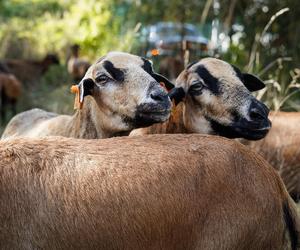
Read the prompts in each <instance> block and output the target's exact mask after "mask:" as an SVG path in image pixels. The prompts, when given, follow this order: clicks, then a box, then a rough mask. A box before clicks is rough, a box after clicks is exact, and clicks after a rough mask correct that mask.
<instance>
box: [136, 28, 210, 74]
mask: <svg viewBox="0 0 300 250" xmlns="http://www.w3.org/2000/svg"><path fill="white" fill-rule="evenodd" d="M186 51H188V53H186ZM138 53H139V54H140V55H143V56H146V57H148V58H151V59H152V60H153V61H154V62H155V65H157V66H158V68H157V70H158V72H159V73H161V74H163V75H165V76H166V77H168V78H169V79H171V80H174V79H175V78H176V77H177V76H178V74H179V73H180V72H181V71H182V70H183V68H184V65H185V64H186V63H184V62H192V61H196V60H199V59H200V58H201V57H203V56H207V54H208V39H207V38H205V37H204V36H203V35H202V34H201V33H200V32H199V30H198V28H197V27H196V26H195V25H193V24H188V23H184V24H181V23H173V22H159V23H156V24H154V25H151V26H147V27H145V28H144V29H142V31H141V36H140V48H139V52H138Z"/></svg>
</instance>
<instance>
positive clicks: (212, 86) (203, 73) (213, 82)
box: [196, 65, 220, 95]
mask: <svg viewBox="0 0 300 250" xmlns="http://www.w3.org/2000/svg"><path fill="white" fill-rule="evenodd" d="M196 72H197V73H198V75H199V76H200V77H201V78H202V79H203V81H204V83H205V85H206V86H207V87H208V89H209V90H210V91H211V92H212V93H213V94H215V95H219V94H220V87H219V85H218V79H217V78H215V77H214V76H212V75H211V74H210V73H209V71H208V70H207V69H206V68H205V67H204V66H203V65H200V66H198V67H197V69H196Z"/></svg>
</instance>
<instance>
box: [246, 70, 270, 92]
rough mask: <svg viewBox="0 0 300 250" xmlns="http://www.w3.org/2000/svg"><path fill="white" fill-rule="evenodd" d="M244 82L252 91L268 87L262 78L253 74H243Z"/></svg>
mask: <svg viewBox="0 0 300 250" xmlns="http://www.w3.org/2000/svg"><path fill="white" fill-rule="evenodd" d="M243 83H244V85H245V86H246V87H247V89H248V90H249V91H251V92H254V91H258V90H261V89H263V88H264V87H266V85H265V84H264V83H263V81H262V80H260V79H259V78H258V77H256V76H255V75H252V74H248V73H244V74H243Z"/></svg>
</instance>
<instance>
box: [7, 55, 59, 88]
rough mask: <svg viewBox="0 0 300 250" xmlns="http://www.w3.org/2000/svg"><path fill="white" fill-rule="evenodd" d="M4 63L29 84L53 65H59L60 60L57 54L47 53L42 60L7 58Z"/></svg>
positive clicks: (23, 81) (22, 80)
mask: <svg viewBox="0 0 300 250" xmlns="http://www.w3.org/2000/svg"><path fill="white" fill-rule="evenodd" d="M2 64H4V65H5V66H6V67H7V68H8V70H9V71H10V72H11V73H12V74H13V75H15V76H16V77H17V78H18V79H19V80H20V81H21V82H22V83H24V84H26V85H29V84H31V83H33V82H34V81H36V80H37V79H39V78H40V77H41V76H42V75H43V74H45V73H46V72H47V71H48V69H49V68H50V66H51V65H58V64H59V60H58V57H57V55H55V54H47V55H46V56H45V58H44V59H43V60H41V61H35V60H22V59H5V60H2Z"/></svg>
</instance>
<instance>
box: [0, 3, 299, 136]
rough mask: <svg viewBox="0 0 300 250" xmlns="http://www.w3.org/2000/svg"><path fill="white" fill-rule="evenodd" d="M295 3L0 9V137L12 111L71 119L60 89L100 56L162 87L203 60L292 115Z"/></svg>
mask: <svg viewBox="0 0 300 250" xmlns="http://www.w3.org/2000/svg"><path fill="white" fill-rule="evenodd" d="M299 17H300V1H298V0H252V1H251V0H189V1H182V0H127V1H118V0H80V1H75V0H57V1H54V0H0V22H1V25H0V92H1V104H0V105H1V106H0V109H1V110H0V111H1V116H0V119H1V120H0V122H1V127H0V133H1V132H2V130H3V128H4V126H5V125H6V123H7V122H8V121H9V119H10V118H11V117H12V116H13V115H14V114H15V113H17V112H21V111H24V110H28V109H30V108H33V107H39V108H43V109H46V110H48V111H53V112H58V113H68V114H70V113H72V112H73V100H74V96H73V95H72V94H71V93H70V86H71V84H73V83H78V82H79V81H80V79H81V77H82V76H83V75H84V73H85V70H86V69H87V68H88V66H89V65H90V64H91V63H93V62H94V60H96V59H97V58H99V57H101V56H102V55H104V54H105V53H107V52H108V51H112V50H119V51H126V52H131V53H134V54H138V55H141V56H145V57H148V58H150V59H151V60H153V62H154V66H155V68H156V70H157V71H159V72H160V73H162V74H165V75H166V76H168V77H169V78H171V79H174V78H176V76H177V75H178V73H179V72H180V71H181V70H182V69H183V67H184V66H185V65H187V64H188V63H189V62H192V61H195V60H199V59H200V58H202V57H207V56H213V57H218V58H220V59H223V60H226V61H228V62H230V63H232V64H234V65H236V66H237V67H239V68H240V69H241V70H243V71H246V72H251V73H254V74H257V75H258V76H259V77H260V78H261V79H262V80H264V81H265V83H266V84H267V88H266V89H264V90H262V91H260V92H259V93H257V95H258V97H259V98H260V99H262V100H264V101H265V102H266V103H267V105H268V106H269V107H270V108H271V109H273V110H279V109H281V110H285V111H292V110H297V111H298V110H300V93H299V89H300V88H299V87H300V42H299V41H300V34H299V33H300V18H299Z"/></svg>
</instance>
